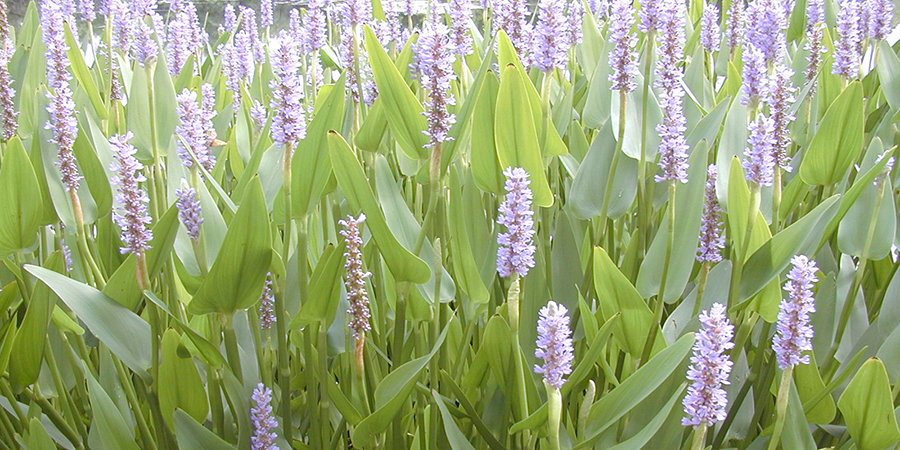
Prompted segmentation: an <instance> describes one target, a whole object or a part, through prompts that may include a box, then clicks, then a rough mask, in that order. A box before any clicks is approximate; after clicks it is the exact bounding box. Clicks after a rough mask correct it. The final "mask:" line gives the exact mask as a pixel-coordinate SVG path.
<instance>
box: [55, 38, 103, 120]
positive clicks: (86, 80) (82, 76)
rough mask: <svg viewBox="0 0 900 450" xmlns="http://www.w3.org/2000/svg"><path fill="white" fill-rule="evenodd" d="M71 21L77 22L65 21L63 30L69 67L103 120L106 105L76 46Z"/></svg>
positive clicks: (79, 49) (82, 55)
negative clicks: (67, 47) (67, 48)
mask: <svg viewBox="0 0 900 450" xmlns="http://www.w3.org/2000/svg"><path fill="white" fill-rule="evenodd" d="M73 23H78V22H66V30H65V35H66V44H67V45H68V46H69V51H68V52H67V56H68V57H69V68H70V69H71V70H72V75H75V79H76V80H78V84H79V85H80V86H81V88H82V89H84V91H85V92H87V94H88V98H90V99H91V106H93V109H94V113H95V114H97V116H99V117H100V119H101V120H103V119H106V118H107V116H108V112H107V109H106V105H104V104H103V99H102V98H101V97H100V91H99V90H98V89H97V83H95V82H94V77H93V76H92V75H91V70H90V69H88V66H87V64H85V62H84V54H83V53H82V52H81V47H79V46H78V41H77V40H76V39H75V35H73V34H72V30H71V26H72V24H73Z"/></svg>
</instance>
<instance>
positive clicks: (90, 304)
mask: <svg viewBox="0 0 900 450" xmlns="http://www.w3.org/2000/svg"><path fill="white" fill-rule="evenodd" d="M25 270H27V271H28V272H30V273H31V274H32V275H34V276H35V277H37V278H38V279H39V280H41V281H43V282H44V283H45V284H46V285H47V286H49V287H50V289H52V290H53V292H55V293H56V295H57V296H59V299H60V300H62V301H63V303H65V304H66V305H67V306H68V307H69V308H70V309H71V310H72V311H73V312H74V313H75V315H76V316H78V318H79V319H81V321H82V322H83V323H84V324H85V325H87V327H88V329H90V330H91V333H93V334H94V335H95V336H97V338H99V339H100V341H101V342H103V343H104V344H105V345H106V346H107V347H109V349H110V350H111V351H112V352H113V354H114V355H116V357H117V358H119V359H120V360H122V362H123V363H125V365H126V366H128V367H129V368H130V369H131V370H133V371H134V372H135V373H136V374H138V375H139V376H140V377H141V378H143V379H144V380H145V381H149V380H150V374H149V373H147V369H148V368H149V367H150V361H151V360H152V358H151V357H150V342H151V339H153V338H152V334H151V332H150V324H148V323H147V322H145V321H144V319H141V318H140V317H139V316H138V315H137V314H135V313H133V312H131V310H130V309H127V308H125V307H124V306H122V305H121V304H119V303H117V302H116V301H115V300H113V299H111V298H109V297H107V296H106V295H104V294H103V293H102V292H100V291H98V290H96V289H94V288H93V287H91V286H88V285H86V284H84V283H80V282H78V281H75V280H72V279H70V278H67V277H66V276H65V275H60V274H58V273H56V272H53V271H52V270H48V269H45V268H43V267H38V266H32V265H26V266H25Z"/></svg>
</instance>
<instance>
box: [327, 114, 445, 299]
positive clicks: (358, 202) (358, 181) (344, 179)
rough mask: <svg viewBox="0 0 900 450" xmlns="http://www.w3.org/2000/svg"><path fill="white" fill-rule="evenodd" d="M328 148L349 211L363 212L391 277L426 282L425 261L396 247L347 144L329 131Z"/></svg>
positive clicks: (360, 168)
mask: <svg viewBox="0 0 900 450" xmlns="http://www.w3.org/2000/svg"><path fill="white" fill-rule="evenodd" d="M328 148H329V152H330V153H331V164H332V166H333V167H334V175H335V177H336V178H337V180H338V184H339V185H340V187H341V190H343V192H344V195H346V196H347V201H348V203H350V208H351V209H353V210H355V211H359V210H362V211H363V213H365V215H366V226H367V227H368V228H369V230H370V231H372V237H373V238H374V239H375V243H376V244H377V245H378V249H379V251H380V252H381V255H382V256H383V257H384V260H385V262H386V263H387V265H388V268H389V269H390V270H391V273H392V274H393V275H394V278H396V279H397V281H411V282H413V283H417V284H424V283H426V282H428V280H429V279H430V278H431V268H429V267H428V264H426V263H425V261H422V260H421V259H419V257H418V256H416V255H414V254H412V252H410V251H409V250H408V249H406V247H403V246H402V245H400V242H398V241H397V238H396V237H395V236H394V234H393V233H391V230H390V228H388V226H387V222H386V221H385V218H384V212H383V211H382V210H381V207H380V206H379V204H378V200H377V199H376V198H375V194H374V193H373V192H372V187H371V186H369V183H368V182H367V181H366V180H367V177H366V174H365V172H363V169H362V166H360V164H359V160H357V159H356V156H354V155H353V151H352V150H350V146H349V145H347V141H345V140H344V138H343V137H341V135H339V134H337V133H336V132H334V131H331V132H329V134H328Z"/></svg>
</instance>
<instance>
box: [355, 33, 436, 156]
mask: <svg viewBox="0 0 900 450" xmlns="http://www.w3.org/2000/svg"><path fill="white" fill-rule="evenodd" d="M365 36H366V37H365V41H366V49H368V51H369V64H370V65H371V66H372V73H373V75H374V76H375V84H376V85H377V86H378V97H379V98H381V99H382V107H383V108H384V112H385V114H386V115H387V118H388V125H390V127H391V131H392V132H393V133H394V138H395V139H397V143H398V144H399V145H400V148H401V149H403V152H404V153H406V154H407V155H408V156H409V157H410V158H413V159H421V158H425V157H426V156H428V152H427V150H426V149H425V145H426V144H427V143H428V136H425V134H424V133H423V132H424V131H425V129H426V128H427V127H428V125H427V122H426V120H425V116H423V115H422V113H423V112H425V108H424V107H423V106H422V104H421V103H419V100H418V99H416V96H415V94H413V93H412V91H411V90H410V89H409V86H407V84H406V82H405V81H403V76H402V75H400V71H399V70H397V67H396V66H394V63H393V62H392V61H391V58H390V57H389V56H388V54H387V52H385V51H384V47H382V46H381V43H380V42H379V40H378V37H376V36H375V32H373V31H372V29H371V28H369V27H368V26H366V27H365Z"/></svg>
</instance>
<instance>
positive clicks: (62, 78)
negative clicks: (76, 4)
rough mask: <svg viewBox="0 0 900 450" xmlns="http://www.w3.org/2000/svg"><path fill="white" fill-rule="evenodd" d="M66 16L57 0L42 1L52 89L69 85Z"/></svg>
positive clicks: (48, 77) (49, 81) (48, 79)
mask: <svg viewBox="0 0 900 450" xmlns="http://www.w3.org/2000/svg"><path fill="white" fill-rule="evenodd" d="M65 27H66V24H65V16H64V15H63V12H62V9H61V7H60V5H59V4H58V3H57V1H56V0H48V1H44V2H41V29H42V30H43V31H44V35H43V38H44V45H45V46H46V47H47V87H48V88H50V89H51V90H55V89H59V88H60V87H62V86H68V85H69V80H71V79H72V75H70V74H69V69H68V67H69V55H68V51H69V45H68V44H66V28H65Z"/></svg>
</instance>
